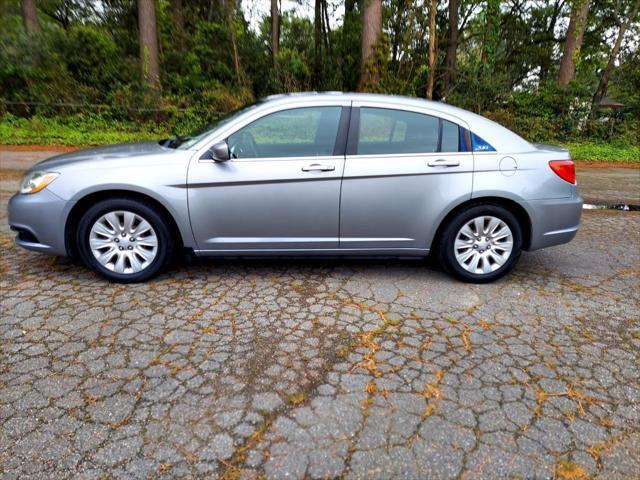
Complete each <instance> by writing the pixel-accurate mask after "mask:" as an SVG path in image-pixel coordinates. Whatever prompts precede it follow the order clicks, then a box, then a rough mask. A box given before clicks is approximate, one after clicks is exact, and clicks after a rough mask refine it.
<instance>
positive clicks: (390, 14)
mask: <svg viewBox="0 0 640 480" xmlns="http://www.w3.org/2000/svg"><path fill="white" fill-rule="evenodd" d="M632 1H633V0H616V1H613V0H598V1H597V2H593V5H592V7H591V10H590V15H589V20H588V22H589V25H588V28H587V31H586V34H585V38H584V43H583V45H582V48H581V50H580V54H579V55H580V61H579V62H577V71H576V80H575V81H574V82H573V83H572V84H571V85H569V86H568V87H565V88H559V87H557V85H556V78H557V72H558V64H559V59H560V57H559V55H560V53H561V51H562V46H563V34H564V30H563V29H564V28H566V27H565V25H566V23H568V22H567V21H568V15H569V12H570V7H571V5H570V3H571V2H524V3H522V2H521V3H518V4H513V3H509V4H507V2H500V1H498V0H483V1H471V0H460V1H459V4H460V12H459V16H460V22H459V24H460V39H459V44H458V49H457V57H456V58H457V64H456V69H455V74H454V75H453V81H452V83H451V84H450V85H448V87H449V88H448V89H447V92H448V93H447V97H446V99H442V95H443V94H444V93H443V92H444V91H445V88H444V85H443V81H444V80H443V75H442V73H443V64H444V56H445V49H446V46H447V31H448V11H447V8H448V6H447V2H438V11H437V17H436V19H437V35H438V39H437V45H438V51H437V54H438V59H437V64H438V66H437V71H436V86H435V92H434V95H435V97H434V98H436V99H441V100H445V101H446V102H447V103H450V104H453V105H457V106H460V107H462V108H466V109H469V110H472V111H475V112H477V113H480V114H483V115H486V116H488V117H490V118H492V119H494V120H496V121H498V122H499V123H501V124H503V125H505V126H506V127H508V128H511V129H513V130H515V131H516V132H518V133H520V134H521V135H522V136H524V137H525V138H527V139H528V140H531V141H537V142H554V143H562V142H564V143H567V142H573V143H572V145H573V144H575V145H588V146H592V145H605V144H608V145H615V146H616V147H615V148H618V147H620V148H621V152H623V153H621V154H618V153H617V151H611V152H609V153H610V154H612V155H618V156H620V155H622V156H623V157H624V155H626V154H627V153H628V152H629V151H630V150H629V149H627V148H626V146H629V145H635V146H638V145H640V133H639V132H640V93H639V92H640V56H639V55H640V53H639V49H638V43H637V42H624V43H623V48H622V50H621V52H620V55H619V61H618V62H617V67H616V69H615V70H614V72H613V76H612V78H611V82H610V85H609V91H608V95H607V96H608V97H611V98H614V99H616V100H619V101H621V102H622V103H624V105H625V108H623V109H619V110H615V111H611V110H607V109H603V110H601V111H600V112H599V113H598V115H596V118H595V121H589V120H588V118H589V113H590V108H591V99H592V96H593V93H594V91H595V88H596V86H597V83H598V80H599V76H600V72H601V69H602V68H603V67H604V66H605V65H606V63H607V61H608V56H609V53H610V48H611V44H612V42H613V39H612V35H615V33H616V32H617V29H618V28H619V21H620V18H622V17H623V16H624V15H622V13H624V12H627V11H628V10H629V9H630V6H631V4H632ZM233 3H234V2H209V1H203V0H197V1H193V2H183V11H182V18H183V20H184V26H183V27H179V25H178V24H176V17H175V12H174V11H173V9H172V3H171V2H170V1H169V0H157V3H156V5H157V13H158V32H159V42H160V54H161V69H160V70H161V79H160V81H161V92H160V93H158V92H156V91H155V90H152V89H149V88H148V87H147V86H145V85H144V83H143V82H142V81H141V65H140V59H139V58H138V57H139V46H138V38H137V35H138V31H137V28H138V27H137V19H136V15H137V9H136V2H135V0H102V1H101V2H98V3H96V2H83V1H79V0H42V1H39V2H38V9H39V22H40V27H41V33H40V34H38V35H35V36H31V37H29V36H28V35H27V34H26V32H25V30H24V25H23V23H22V19H21V17H20V2H19V0H0V7H1V8H2V11H3V14H2V15H0V115H2V123H1V126H2V136H3V141H4V142H12V143H15V142H23V141H27V138H28V135H32V137H31V138H32V141H38V142H44V141H46V142H52V141H55V139H56V138H57V139H59V141H60V142H62V143H67V144H68V143H70V142H73V141H77V142H81V143H94V142H96V141H99V140H100V139H102V140H104V141H110V140H114V139H116V138H120V137H119V135H120V133H118V132H121V133H122V138H135V135H137V134H138V133H140V134H141V135H150V134H152V133H149V132H158V133H160V132H162V133H168V132H175V133H186V132H188V131H190V130H192V129H193V128H194V127H196V126H198V125H202V124H207V123H211V122H214V121H215V120H216V119H217V118H218V117H219V116H220V115H221V114H223V113H225V112H229V111H231V110H235V109H237V108H238V107H240V106H242V105H244V104H246V103H250V102H252V101H254V100H255V98H258V97H262V96H265V95H269V94H273V93H281V92H292V91H305V90H313V89H315V90H343V91H353V90H356V89H358V88H360V89H362V90H365V91H372V92H380V93H393V94H400V95H415V96H424V94H425V85H426V80H427V74H428V67H427V56H428V37H429V35H428V15H427V13H428V12H427V10H428V9H426V8H423V7H424V4H423V2H415V1H413V0H383V2H382V5H383V26H384V34H383V35H382V36H381V39H380V41H379V43H378V45H377V46H376V48H375V54H374V56H373V58H371V59H370V61H369V62H368V63H367V65H365V66H364V72H362V71H361V61H360V51H361V45H360V41H361V38H360V37H361V29H362V25H361V23H362V18H361V17H362V15H361V14H362V12H361V11H360V7H359V5H361V3H360V2H357V1H355V0H346V1H345V2H343V1H342V0H327V9H328V10H327V11H328V14H329V16H331V17H336V15H339V13H336V12H342V11H344V12H345V15H344V16H343V17H342V18H333V19H332V20H331V21H330V22H329V28H327V29H325V30H323V32H322V35H321V37H322V38H321V41H322V45H321V46H320V48H319V51H320V60H321V65H322V74H321V78H314V75H313V66H314V62H315V60H316V48H315V45H314V19H313V18H307V17H304V16H301V15H300V14H299V13H294V11H292V10H289V11H284V12H281V16H280V45H279V53H278V56H277V59H276V61H275V65H274V62H273V59H272V57H271V39H270V34H271V25H270V19H269V17H268V16H265V17H263V18H262V19H260V21H259V22H258V23H257V25H258V28H257V29H254V28H252V27H250V25H249V22H248V16H249V14H254V12H252V11H251V12H249V11H244V12H243V11H242V10H241V9H235V8H233V7H230V5H232V4H233ZM223 4H224V5H226V7H223V6H222V5H223ZM343 6H344V10H343V9H342V7H343ZM326 23H327V22H326V21H325V22H323V24H326ZM251 25H256V22H255V21H253V22H252V23H251ZM181 32H182V33H181ZM639 33H640V22H639V21H636V22H635V23H633V24H632V25H631V27H630V29H629V32H628V37H629V38H632V37H634V36H635V37H636V38H637V36H638V34H639ZM362 73H365V75H364V76H363V75H361V74H362ZM363 77H364V79H365V81H364V82H362V83H361V79H362V78H363ZM15 102H29V104H28V105H24V104H18V105H16V104H15ZM61 104H62V105H61ZM87 112H89V113H87ZM9 114H11V115H9ZM11 128H12V129H14V131H13V132H12V131H10V130H9V129H11ZM92 128H95V129H96V130H99V132H98V131H95V132H94V131H92V130H91V129H92ZM90 132H91V133H90ZM143 138H149V137H148V136H144V137H143ZM576 148H577V149H578V150H576V151H577V152H579V155H585V156H590V155H592V153H593V152H594V151H595V150H585V149H584V148H583V147H576ZM589 148H591V147H589ZM598 148H600V147H598ZM612 148H613V147H612ZM598 152H599V153H598V155H599V154H603V153H606V152H604V151H602V150H598ZM631 152H632V153H631V154H633V152H634V151H633V150H631ZM594 155H595V154H594Z"/></svg>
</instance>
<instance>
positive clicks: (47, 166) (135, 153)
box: [31, 142, 176, 170]
mask: <svg viewBox="0 0 640 480" xmlns="http://www.w3.org/2000/svg"><path fill="white" fill-rule="evenodd" d="M175 151H176V150H174V149H171V148H166V147H163V146H162V145H160V144H159V143H158V142H140V143H123V144H119V145H108V146H104V147H96V148H87V149H84V150H78V151H75V152H70V153H63V154H62V155H56V156H55V157H51V158H48V159H46V160H44V161H42V162H40V163H38V164H36V165H35V166H34V167H32V168H31V170H55V169H56V168H60V167H64V166H67V165H71V164H76V163H82V162H89V161H91V162H104V161H110V160H123V159H128V160H131V161H135V159H136V157H148V156H150V155H153V156H157V155H171V154H173V153H175Z"/></svg>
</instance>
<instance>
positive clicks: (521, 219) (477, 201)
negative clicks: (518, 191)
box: [431, 196, 532, 250]
mask: <svg viewBox="0 0 640 480" xmlns="http://www.w3.org/2000/svg"><path fill="white" fill-rule="evenodd" d="M476 205H498V206H500V207H504V208H506V209H507V210H509V211H510V212H511V213H512V214H513V215H515V217H516V219H517V220H518V223H520V227H521V228H522V236H523V238H522V248H523V250H528V249H529V247H530V245H531V234H532V223H531V216H530V215H529V213H528V212H527V210H526V209H525V208H524V207H523V206H522V205H521V204H520V203H518V202H517V201H515V200H512V199H510V198H504V197H496V196H487V197H475V198H471V199H469V200H466V201H464V202H462V203H460V204H458V205H456V206H455V207H453V208H452V209H451V210H449V211H448V212H447V214H446V215H445V216H444V217H443V218H442V220H440V223H439V224H438V228H437V230H436V232H435V234H434V236H433V240H432V248H431V249H432V250H437V248H438V246H439V245H438V244H439V242H440V238H441V237H442V230H443V229H444V228H445V226H446V225H447V223H448V222H449V221H450V220H451V219H452V218H453V217H454V216H455V215H456V214H457V213H459V212H460V211H461V210H464V209H466V208H469V207H474V206H476Z"/></svg>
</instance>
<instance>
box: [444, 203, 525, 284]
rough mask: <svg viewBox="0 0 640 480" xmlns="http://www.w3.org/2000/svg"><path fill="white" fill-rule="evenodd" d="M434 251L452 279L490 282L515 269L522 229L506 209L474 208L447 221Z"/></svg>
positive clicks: (496, 206)
mask: <svg viewBox="0 0 640 480" xmlns="http://www.w3.org/2000/svg"><path fill="white" fill-rule="evenodd" d="M438 249H439V250H438V253H439V257H440V261H441V263H442V265H443V266H444V268H445V269H446V270H447V271H448V272H450V273H451V274H453V275H454V276H455V277H457V278H459V279H461V280H464V281H467V282H475V283H487V282H492V281H494V280H497V279H498V278H500V277H502V276H504V275H506V274H507V273H508V272H509V271H510V270H511V269H512V268H513V267H514V266H515V265H516V263H517V261H518V258H519V257H520V253H521V252H522V228H521V227H520V223H519V222H518V219H517V218H516V217H515V216H514V215H513V214H512V213H511V212H510V211H509V210H507V209H506V208H504V207H502V206H500V205H476V206H473V207H470V208H469V209H467V210H462V211H460V212H458V213H456V214H455V215H454V216H453V218H451V220H450V221H449V222H448V223H447V225H446V226H445V228H444V230H443V231H442V235H441V237H440V241H439V245H438Z"/></svg>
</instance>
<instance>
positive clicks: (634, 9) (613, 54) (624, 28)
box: [590, 0, 640, 120]
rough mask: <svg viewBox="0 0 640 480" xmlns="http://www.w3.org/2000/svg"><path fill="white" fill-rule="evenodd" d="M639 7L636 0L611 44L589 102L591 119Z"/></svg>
mask: <svg viewBox="0 0 640 480" xmlns="http://www.w3.org/2000/svg"><path fill="white" fill-rule="evenodd" d="M639 7H640V0H636V3H635V4H634V5H633V7H632V8H631V12H630V13H629V16H628V17H627V19H626V20H625V22H624V23H623V24H622V25H621V26H620V30H619V31H618V37H617V38H616V43H615V44H614V45H613V48H612V49H611V53H610V55H609V61H608V62H607V66H606V67H605V68H604V70H603V71H602V76H601V77H600V82H599V83H598V88H597V89H596V93H595V94H594V95H593V102H592V104H591V115H590V117H591V119H592V120H593V119H594V118H595V116H596V113H597V112H598V108H599V107H600V102H601V101H602V98H603V97H604V96H605V95H606V94H607V88H608V87H609V79H610V78H611V74H612V73H613V69H614V68H615V62H616V58H617V57H618V53H619V52H620V46H621V45H622V40H623V39H624V34H625V33H626V32H627V29H628V28H629V25H630V24H631V22H633V20H634V18H635V17H636V15H637V14H638V8H639Z"/></svg>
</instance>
